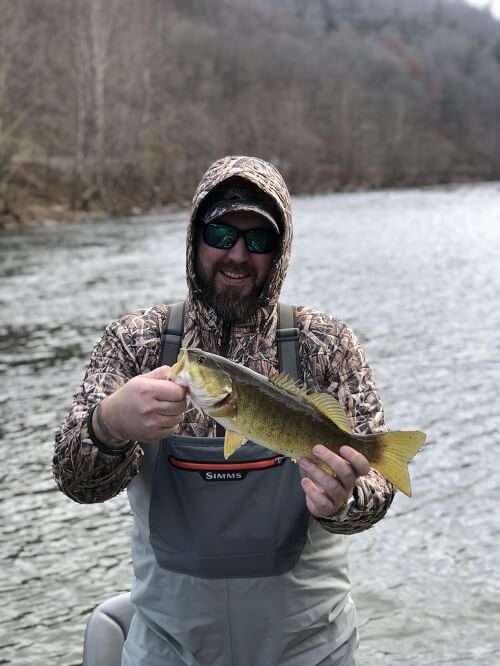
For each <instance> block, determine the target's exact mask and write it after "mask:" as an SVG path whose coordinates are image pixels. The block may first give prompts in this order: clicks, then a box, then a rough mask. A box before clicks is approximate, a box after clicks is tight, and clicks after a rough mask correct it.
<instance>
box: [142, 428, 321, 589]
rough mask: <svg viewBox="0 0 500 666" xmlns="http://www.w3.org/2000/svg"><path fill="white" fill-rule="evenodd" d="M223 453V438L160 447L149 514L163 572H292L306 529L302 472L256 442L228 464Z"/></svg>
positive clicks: (172, 441)
mask: <svg viewBox="0 0 500 666" xmlns="http://www.w3.org/2000/svg"><path fill="white" fill-rule="evenodd" d="M223 447H224V440H223V438H209V437H199V438H194V437H181V436H176V435H172V436H171V437H169V438H168V439H166V440H164V441H163V442H161V444H160V450H159V452H158V457H157V464H156V469H155V473H154V478H153V487H152V492H151V503H150V510H149V525H150V540H151V544H152V547H153V550H154V553H155V557H156V559H157V561H158V563H159V565H160V566H161V567H163V568H165V569H168V570H171V571H177V572H180V573H185V574H189V575H193V576H199V577H202V578H232V577H250V576H274V575H279V574H282V573H284V572H285V571H288V570H290V569H291V568H292V567H293V566H294V565H295V563H296V561H297V560H298V558H299V556H300V554H301V552H302V549H303V547H304V544H305V539H306V535H307V527H308V522H309V512H308V511H307V508H306V505H305V499H304V493H303V491H302V488H301V486H300V472H299V470H298V468H297V466H296V465H295V464H294V463H292V462H291V461H290V460H289V459H287V458H284V457H283V456H280V455H278V454H276V453H273V452H272V451H269V450H268V449H265V448H264V447H261V446H259V445H258V444H254V443H251V442H249V443H247V444H245V445H244V446H243V447H241V449H238V451H236V453H235V454H233V455H232V456H231V458H230V459H229V460H227V461H226V460H224V456H223Z"/></svg>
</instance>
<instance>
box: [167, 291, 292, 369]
mask: <svg viewBox="0 0 500 666" xmlns="http://www.w3.org/2000/svg"><path fill="white" fill-rule="evenodd" d="M184 310H185V303H184V302H181V303H173V304H172V305H170V306H169V310H168V315H167V319H166V322H165V326H164V328H163V332H162V335H161V351H160V365H170V366H172V365H173V364H174V363H175V362H176V361H177V356H178V355H179V349H180V348H181V344H182V335H183V332H184ZM276 343H277V345H278V360H279V368H280V372H286V373H287V375H289V376H290V377H293V378H294V379H299V380H300V371H299V329H298V328H297V322H296V315H295V306H293V305H288V304H286V303H278V328H277V330H276Z"/></svg>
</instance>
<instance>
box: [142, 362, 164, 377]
mask: <svg viewBox="0 0 500 666" xmlns="http://www.w3.org/2000/svg"><path fill="white" fill-rule="evenodd" d="M142 377H147V378H148V379H168V378H169V377H170V366H169V365H160V367H158V368H155V369H154V370H151V372H145V373H144V374H143V375H142Z"/></svg>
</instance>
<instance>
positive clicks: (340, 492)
mask: <svg viewBox="0 0 500 666" xmlns="http://www.w3.org/2000/svg"><path fill="white" fill-rule="evenodd" d="M313 452H314V455H315V456H316V457H317V458H318V459H319V460H321V461H322V462H323V463H324V464H326V465H327V466H328V467H329V468H330V469H331V470H332V472H333V473H334V476H330V474H328V473H327V472H325V471H324V470H322V469H321V467H318V465H316V464H315V463H314V462H312V461H311V460H310V459H309V458H301V459H300V460H299V465H300V467H301V468H302V469H303V470H304V472H306V474H307V477H306V478H304V479H302V481H301V483H302V488H303V490H304V492H305V494H306V503H307V508H308V509H309V511H310V512H311V513H312V515H313V516H316V518H326V517H328V516H332V515H334V514H335V513H337V512H338V511H339V510H340V509H341V508H342V507H343V506H344V505H345V503H346V502H347V500H348V499H349V497H350V495H351V492H352V489H353V488H354V486H355V485H356V482H357V480H358V478H359V477H360V476H363V475H364V474H368V472H369V471H370V463H369V462H368V460H367V459H366V458H365V457H364V456H363V455H362V454H361V453H359V452H358V451H356V450H355V449H352V448H351V447H350V446H342V447H341V448H340V451H339V455H337V454H336V453H333V451H330V450H329V449H327V448H326V446H322V445H321V444H318V445H317V446H315V447H314V449H313Z"/></svg>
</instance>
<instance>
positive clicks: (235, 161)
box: [186, 156, 292, 316]
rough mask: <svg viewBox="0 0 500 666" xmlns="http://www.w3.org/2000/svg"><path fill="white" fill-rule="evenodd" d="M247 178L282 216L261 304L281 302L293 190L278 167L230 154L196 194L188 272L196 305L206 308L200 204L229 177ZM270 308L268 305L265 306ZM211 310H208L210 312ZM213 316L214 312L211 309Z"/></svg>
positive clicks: (211, 170) (189, 234) (209, 173)
mask: <svg viewBox="0 0 500 666" xmlns="http://www.w3.org/2000/svg"><path fill="white" fill-rule="evenodd" d="M234 177H239V178H244V179H245V180H248V181H249V182H251V183H253V184H254V185H257V187H259V188H260V189H261V190H262V191H263V192H265V193H266V194H268V195H269V196H270V197H271V198H272V199H273V201H274V202H275V204H276V207H277V209H278V211H279V213H280V216H281V220H280V226H281V242H280V246H279V248H278V250H277V251H276V256H275V259H274V262H273V265H272V267H271V270H270V272H269V276H268V278H267V281H266V283H265V285H264V287H263V289H262V293H261V296H260V301H259V306H261V307H266V306H273V305H275V304H276V303H277V302H278V299H279V295H280V291H281V287H282V285H283V281H284V279H285V275H286V271H287V268H288V264H289V261H290V251H291V242H292V216H291V205H290V194H289V192H288V189H287V186H286V185H285V181H284V180H283V178H282V176H281V174H280V173H279V172H278V170H277V169H276V168H275V167H274V166H273V165H272V164H269V163H268V162H265V161H264V160H261V159H258V158H256V157H238V156H229V157H224V158H223V159H220V160H217V161H216V162H214V163H213V164H212V165H211V166H210V167H209V169H208V170H207V172H206V173H205V175H204V176H203V177H202V179H201V180H200V183H199V185H198V187H197V188H196V192H195V194H194V197H193V204H192V211H191V218H190V222H189V226H188V231H187V247H186V276H187V283H188V290H189V297H190V300H191V301H192V302H193V305H194V306H195V307H196V308H202V309H205V308H207V305H206V304H205V303H203V299H202V291H201V288H200V286H199V284H198V282H197V279H196V272H195V230H196V219H197V214H198V211H199V210H200V206H201V205H202V204H203V202H204V201H205V199H206V197H207V196H208V195H209V194H210V192H212V190H213V189H214V188H215V187H217V186H218V185H220V184H221V183H223V182H224V181H225V180H228V179H229V178H234ZM266 309H267V310H268V311H269V308H267V307H266ZM271 309H272V308H271ZM207 314H208V313H207ZM212 316H213V313H212Z"/></svg>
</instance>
